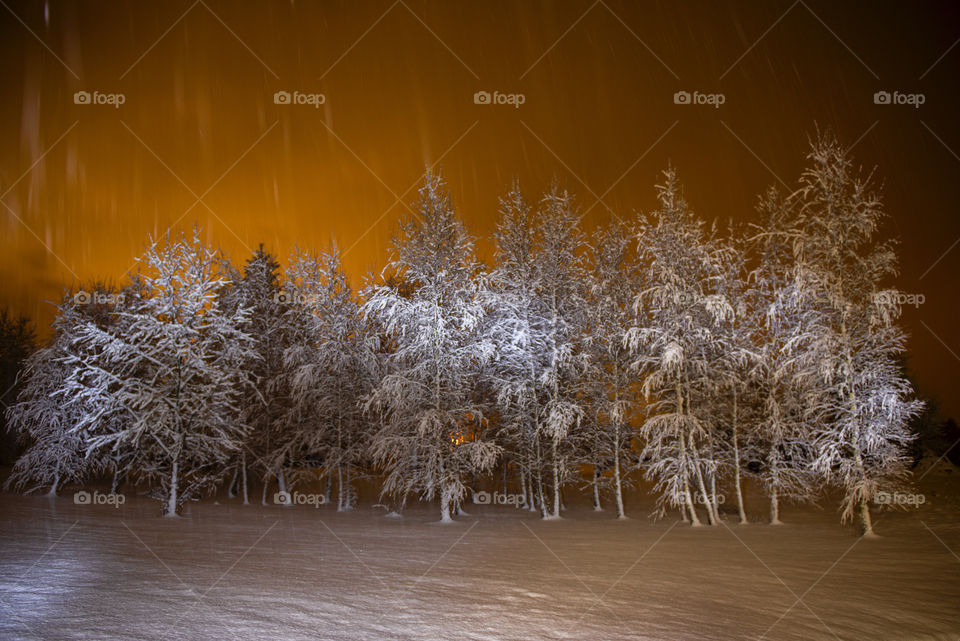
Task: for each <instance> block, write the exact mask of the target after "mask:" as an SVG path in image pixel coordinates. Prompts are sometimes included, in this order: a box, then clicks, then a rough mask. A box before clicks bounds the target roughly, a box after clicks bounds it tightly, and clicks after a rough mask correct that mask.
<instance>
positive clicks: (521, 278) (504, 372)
mask: <svg viewBox="0 0 960 641" xmlns="http://www.w3.org/2000/svg"><path fill="white" fill-rule="evenodd" d="M534 234H535V232H534V217H533V208H532V207H531V206H530V204H529V203H528V202H527V200H526V198H525V197H524V196H523V193H522V191H521V190H520V186H519V184H517V183H516V182H515V183H514V185H513V187H512V188H511V190H510V191H509V192H508V193H507V194H506V195H504V196H502V197H501V198H500V220H499V222H498V224H497V230H496V232H495V234H494V236H495V240H496V269H494V271H493V272H492V273H491V275H490V283H491V287H490V288H489V289H488V295H489V301H488V304H487V310H488V313H487V316H486V323H485V328H484V333H485V335H486V336H487V339H488V340H489V341H490V342H491V343H492V344H493V345H494V347H495V351H496V360H495V362H494V363H493V365H492V367H491V368H490V369H489V372H488V378H489V381H488V382H489V384H490V387H491V388H492V390H494V392H495V395H496V408H497V413H498V414H499V422H498V423H499V431H498V440H499V442H500V443H501V444H502V445H503V446H504V448H505V454H504V457H505V459H508V460H512V461H513V462H514V463H515V464H516V465H517V467H518V468H519V473H520V489H521V492H522V493H523V495H524V497H525V503H526V505H527V508H528V509H530V510H540V511H541V516H543V515H545V514H546V501H545V495H544V489H543V474H544V472H545V466H544V452H543V451H542V447H541V437H540V432H539V429H538V426H539V424H540V421H541V420H542V418H543V411H544V409H545V408H546V406H547V403H546V399H547V397H548V390H547V389H546V387H545V385H544V384H543V380H542V375H543V373H544V372H545V371H546V369H547V367H548V366H549V359H550V349H549V345H548V337H549V325H548V322H547V317H546V313H545V308H544V305H543V304H542V301H541V299H540V298H539V296H538V295H537V289H538V288H537V278H538V272H537V264H536V260H535V255H534ZM506 462H507V461H506V460H505V463H506Z"/></svg>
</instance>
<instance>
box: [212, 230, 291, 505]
mask: <svg viewBox="0 0 960 641" xmlns="http://www.w3.org/2000/svg"><path fill="white" fill-rule="evenodd" d="M279 272H280V264H279V263H278V262H277V259H276V257H275V256H274V255H273V254H271V253H270V252H268V251H265V250H264V248H263V246H262V245H261V246H260V247H258V248H257V250H256V251H255V252H254V253H253V255H252V256H251V257H250V258H248V259H247V262H246V265H245V266H244V269H243V274H242V275H239V278H238V275H236V274H234V275H233V278H232V279H231V280H232V281H233V287H231V288H229V289H227V290H225V295H224V307H225V311H226V312H227V313H230V314H237V313H239V312H240V311H241V310H243V309H244V308H249V313H247V314H245V315H244V316H243V320H242V324H241V326H240V328H239V329H240V330H242V331H243V332H244V333H246V334H248V335H250V336H253V337H255V338H256V345H255V346H254V349H253V352H252V353H251V354H250V355H249V356H248V358H247V361H246V362H244V363H243V365H242V367H243V369H244V370H245V371H247V372H249V373H250V374H251V375H252V377H253V381H254V385H255V386H256V389H257V391H258V393H257V394H250V395H248V396H246V397H245V398H244V399H243V402H242V406H241V407H242V411H241V415H242V420H243V422H244V423H246V424H247V425H248V426H249V428H250V429H249V431H248V432H247V435H246V437H245V438H244V440H243V445H242V447H241V448H240V449H239V450H238V451H237V452H235V453H234V455H233V456H232V457H231V462H230V465H229V467H228V473H232V476H233V478H232V479H231V481H230V491H231V492H232V491H233V487H234V484H235V483H236V481H237V480H239V485H240V491H241V493H242V496H243V502H244V504H247V503H249V488H248V470H251V471H253V472H254V473H255V474H257V476H259V477H260V480H261V483H262V490H263V491H262V496H261V503H262V504H265V503H266V497H267V493H268V490H269V487H270V483H271V481H272V480H273V479H274V478H275V479H276V480H277V484H278V486H279V490H280V491H281V492H283V491H286V489H287V487H286V480H287V479H286V476H285V467H286V465H287V464H288V462H289V452H288V451H287V448H288V446H289V442H290V440H291V439H290V436H289V432H290V426H289V425H287V424H286V423H285V422H284V420H283V418H284V416H285V414H286V412H288V411H289V408H290V390H289V385H288V384H287V383H288V381H287V378H286V376H285V374H286V372H285V369H284V362H283V354H284V350H285V349H286V347H287V346H288V344H289V342H290V340H291V334H292V333H293V330H292V328H291V327H290V321H289V311H290V306H291V305H292V304H293V302H294V301H293V299H294V293H293V292H290V291H286V290H285V289H283V288H282V287H281V285H282V283H281V281H280V273H279ZM238 477H239V478H238Z"/></svg>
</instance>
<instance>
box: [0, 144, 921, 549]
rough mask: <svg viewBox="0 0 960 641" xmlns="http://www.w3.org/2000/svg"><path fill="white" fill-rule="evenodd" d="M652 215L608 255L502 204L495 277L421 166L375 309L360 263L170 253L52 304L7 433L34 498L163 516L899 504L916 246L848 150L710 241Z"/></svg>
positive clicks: (684, 207) (821, 160) (915, 408)
mask: <svg viewBox="0 0 960 641" xmlns="http://www.w3.org/2000/svg"><path fill="white" fill-rule="evenodd" d="M656 193H657V200H658V206H657V208H656V209H655V210H654V211H653V212H650V213H649V214H644V215H641V214H638V215H636V216H633V217H631V218H630V219H629V220H624V219H620V218H617V217H615V216H614V217H613V218H612V219H611V220H610V222H609V223H608V224H607V225H605V226H603V227H602V228H601V229H599V230H598V231H597V232H596V233H595V234H592V235H589V234H587V232H586V231H585V230H584V229H583V227H582V222H581V216H580V214H579V212H578V209H577V206H576V204H575V202H574V199H573V197H572V196H571V195H570V194H569V193H568V192H567V191H565V190H564V189H562V188H561V187H560V186H558V185H556V184H555V185H553V186H551V187H549V189H547V190H546V192H545V193H544V194H543V195H542V196H541V197H540V198H539V199H536V200H530V199H529V198H528V196H527V194H526V193H525V192H524V191H523V190H522V188H521V187H520V185H519V184H517V183H516V182H515V183H514V184H513V185H512V186H511V187H510V188H509V189H508V190H507V192H506V193H505V194H504V195H503V196H502V197H501V198H500V201H499V203H500V204H499V212H498V215H499V219H498V223H497V227H496V231H495V234H494V241H495V254H494V261H493V264H492V266H490V267H487V266H485V265H484V264H482V263H481V262H480V261H479V259H478V258H477V255H476V252H475V239H474V238H473V237H472V236H471V235H470V234H469V233H468V231H467V229H466V227H465V225H464V223H463V222H462V221H461V220H460V219H459V218H458V216H457V214H456V211H455V208H454V205H453V203H452V201H451V197H450V194H449V192H448V190H447V188H446V186H445V184H444V181H443V179H442V178H441V177H440V176H439V175H437V174H435V173H433V172H432V171H430V170H428V171H427V172H426V174H425V176H424V179H423V183H422V186H421V188H420V190H419V197H418V199H417V200H416V202H415V203H414V207H413V209H414V212H415V215H412V216H410V217H408V218H406V219H405V220H404V221H402V222H401V224H400V226H399V230H398V232H397V234H396V236H395V238H394V241H393V244H392V247H391V250H390V254H389V258H388V261H387V264H386V267H385V268H384V270H383V272H382V273H381V274H380V275H379V276H377V277H370V278H368V279H367V282H366V283H365V285H364V287H363V288H362V289H361V291H359V292H354V291H353V290H352V288H351V285H350V283H349V281H348V278H347V276H346V275H345V273H344V271H343V267H342V264H341V252H340V251H339V250H338V249H336V248H335V247H334V248H330V249H329V250H327V251H323V252H313V251H307V250H301V249H297V250H295V251H294V253H293V254H292V256H291V257H290V260H289V264H288V266H287V268H286V269H285V270H282V269H281V267H280V264H279V262H278V260H277V258H276V257H275V256H273V255H272V254H270V253H269V252H267V251H265V250H264V249H263V247H262V246H261V247H260V249H258V250H257V251H256V252H254V254H253V255H252V256H251V257H250V258H249V259H248V260H247V261H246V263H245V265H244V266H243V268H242V269H238V268H236V267H234V266H233V265H232V264H231V262H230V261H229V259H228V258H227V257H226V256H225V255H224V254H223V253H222V252H220V251H218V250H216V249H214V248H212V247H210V246H208V245H206V244H204V243H203V242H202V241H201V240H200V233H199V230H197V229H195V230H194V232H193V234H192V235H191V234H181V235H172V234H168V235H167V236H165V237H164V238H162V239H155V240H153V241H152V242H151V243H150V244H149V246H148V248H147V249H146V251H145V252H144V254H143V255H142V256H141V257H140V258H139V266H138V268H137V269H136V270H135V271H134V272H133V273H132V274H131V275H130V282H129V283H128V284H126V285H125V286H123V287H112V286H109V285H107V284H104V283H94V284H93V285H92V286H91V287H89V290H90V291H81V292H68V293H66V294H65V295H64V296H63V298H62V300H61V301H59V304H58V306H57V313H56V318H55V320H54V325H53V330H54V331H53V337H52V339H51V340H50V341H49V342H48V343H47V344H46V345H45V346H43V347H42V348H40V349H38V350H36V351H35V352H34V353H33V354H32V355H31V356H30V357H29V358H28V359H27V360H26V363H25V366H24V369H23V372H22V375H21V381H22V382H21V386H20V392H19V395H18V397H17V401H16V403H14V404H12V405H11V407H10V408H9V409H8V411H7V420H8V424H9V426H10V428H11V429H13V430H15V431H17V432H19V433H20V434H22V435H23V438H24V439H25V440H26V442H27V443H28V444H29V447H28V448H27V449H26V451H25V452H24V454H23V455H22V456H21V457H20V458H19V459H18V461H17V462H16V464H15V466H14V470H13V473H12V474H11V476H10V478H9V479H8V485H12V486H14V487H16V488H18V489H22V490H25V489H33V488H35V487H37V486H49V487H50V491H51V492H54V493H55V492H56V491H57V489H58V487H60V486H61V485H63V484H65V483H68V482H79V481H82V480H84V479H87V478H90V477H93V476H100V475H112V477H113V483H114V486H115V487H116V485H117V484H119V483H121V482H124V481H128V482H132V483H137V484H144V485H148V486H150V487H152V488H155V489H156V490H157V496H158V498H160V499H161V500H162V503H163V506H164V511H165V513H167V514H170V515H175V514H176V513H177V511H178V509H179V507H180V506H181V505H182V504H183V502H184V501H186V500H189V499H190V498H193V497H197V496H199V495H202V494H204V493H207V492H211V491H213V490H214V489H215V488H217V487H219V486H222V485H226V486H227V487H228V488H229V489H228V491H229V492H230V494H231V495H235V494H241V495H242V497H243V501H244V502H245V503H246V502H249V500H250V497H249V493H250V486H251V483H250V479H251V478H253V479H256V480H257V481H258V483H259V485H260V487H261V490H262V497H261V501H262V502H264V503H265V502H266V498H267V494H268V488H270V487H271V486H272V485H273V483H276V486H277V487H278V489H279V490H280V491H290V490H291V489H292V488H294V487H296V486H297V485H298V484H301V483H304V482H306V481H308V480H311V479H314V480H315V479H318V478H319V479H321V480H322V481H323V482H325V484H326V490H325V492H326V496H328V497H329V498H330V500H331V501H332V502H335V503H336V505H337V507H338V509H340V510H346V509H350V508H352V507H353V506H355V504H356V501H357V492H356V487H357V482H358V481H359V480H360V479H362V478H365V477H371V476H373V475H375V476H376V478H378V479H380V480H381V497H382V498H386V499H389V500H390V501H391V502H392V505H393V506H394V508H395V509H397V510H400V509H402V507H403V505H404V504H405V503H406V501H407V500H408V498H411V497H412V498H415V499H420V500H437V501H438V503H439V509H440V513H441V518H442V520H451V519H452V518H453V517H454V516H455V515H456V514H457V513H458V512H460V511H461V506H462V504H463V503H464V502H465V500H467V498H468V497H469V495H470V492H471V491H473V490H476V489H477V487H476V486H475V485H474V484H475V483H477V482H478V479H481V480H485V481H486V482H498V481H496V479H503V482H504V483H508V484H510V485H512V486H513V487H515V488H518V489H519V493H521V494H522V496H523V497H524V504H525V505H526V506H527V507H528V508H529V509H532V510H535V511H537V512H539V514H540V515H541V516H542V517H543V518H558V517H560V515H561V511H562V509H563V491H564V489H565V488H570V487H579V488H583V489H589V490H590V491H591V492H592V494H593V499H594V504H595V506H597V507H599V506H600V504H601V502H602V501H604V500H608V501H612V503H613V505H614V506H615V510H616V515H617V516H618V517H621V518H623V517H625V509H624V495H625V494H626V493H628V492H629V491H631V487H630V478H631V472H633V471H635V470H640V471H641V472H642V473H643V474H644V475H645V476H646V477H647V478H648V479H649V480H650V481H651V482H652V484H653V485H652V487H653V491H654V492H655V493H656V496H657V513H658V514H659V515H661V516H662V515H664V514H665V513H666V511H667V510H678V511H679V513H680V515H681V517H682V518H683V519H684V520H685V521H687V522H689V523H691V524H693V525H700V524H703V523H704V522H706V523H707V524H715V523H717V522H718V521H719V520H720V518H721V515H720V505H721V503H722V502H723V497H724V496H727V495H731V496H732V497H734V498H735V499H736V509H737V513H738V516H739V519H740V520H741V521H742V522H746V521H747V513H746V507H745V505H744V500H743V490H742V487H743V484H744V482H745V479H747V478H750V479H753V481H754V482H755V483H758V484H759V485H760V486H762V488H763V489H764V491H765V493H766V496H767V497H768V502H769V520H770V522H771V523H778V522H779V514H780V504H781V502H782V501H784V500H791V501H813V500H815V499H816V498H817V497H818V495H820V494H821V493H822V492H823V491H824V490H825V489H826V488H839V489H840V490H841V491H842V495H843V499H842V504H841V518H842V521H844V522H846V521H851V520H852V521H855V522H857V523H858V524H859V527H860V528H861V530H862V531H863V532H864V533H872V524H871V515H870V508H869V504H870V502H871V501H872V500H873V498H874V496H875V495H876V494H877V492H881V491H890V490H895V489H897V488H898V487H900V485H901V484H902V483H904V482H905V481H906V475H907V473H908V465H907V462H908V461H907V459H908V457H907V447H908V446H909V444H910V442H911V440H912V439H913V438H914V435H913V434H912V433H911V430H910V428H909V423H910V421H911V419H912V418H913V417H914V416H916V415H917V414H918V413H919V412H920V411H921V409H922V404H921V403H920V402H919V401H917V400H916V399H915V398H914V396H913V390H912V388H911V384H910V382H909V381H908V379H907V378H906V376H905V374H904V372H903V368H902V355H903V353H904V349H905V340H906V336H905V334H904V332H903V330H902V329H901V328H900V327H899V326H898V317H899V314H900V305H899V302H898V301H899V300H900V296H899V292H898V291H897V290H896V289H894V288H892V287H891V286H890V280H891V279H892V278H894V277H895V276H896V274H897V257H896V252H895V245H894V244H893V243H892V242H891V241H885V240H882V239H880V238H879V233H880V230H879V227H880V224H881V222H882V220H883V218H884V216H885V214H884V212H883V206H882V201H881V199H880V196H879V194H878V192H877V190H876V188H875V187H874V186H873V184H872V180H871V177H870V175H863V174H862V172H860V170H859V169H858V168H857V167H855V166H854V164H853V161H852V159H851V158H850V156H849V155H848V154H847V153H846V152H845V151H844V149H843V148H842V147H841V146H840V144H839V143H838V142H837V141H836V139H834V138H833V137H831V136H830V135H822V136H819V137H818V138H817V139H816V140H814V141H813V142H812V144H811V149H810V152H809V155H808V163H807V168H806V170H805V171H803V173H802V174H801V175H800V177H799V180H798V182H797V185H796V188H795V189H794V190H793V191H792V192H790V193H783V192H781V191H779V190H777V189H775V188H770V189H769V190H768V191H766V192H765V193H763V194H762V196H761V197H760V198H758V200H757V207H756V215H755V216H754V217H753V222H752V223H750V224H745V225H738V226H735V225H733V224H730V225H728V226H727V227H726V228H725V229H718V228H717V226H716V225H713V226H710V225H708V224H707V223H706V222H705V221H704V220H703V219H702V218H700V217H699V216H698V215H696V214H695V213H694V212H693V210H692V209H691V208H690V206H689V205H688V203H687V202H686V201H685V199H684V196H683V189H682V186H681V183H680V180H679V178H678V176H677V172H676V170H675V169H673V168H672V167H670V168H668V169H666V170H665V171H664V172H663V178H662V180H661V181H660V184H659V185H657V186H656Z"/></svg>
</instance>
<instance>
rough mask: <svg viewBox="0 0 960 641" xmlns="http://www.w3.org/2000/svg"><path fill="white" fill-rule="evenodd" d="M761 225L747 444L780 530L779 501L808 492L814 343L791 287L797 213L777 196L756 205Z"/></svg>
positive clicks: (805, 311) (754, 242)
mask: <svg viewBox="0 0 960 641" xmlns="http://www.w3.org/2000/svg"><path fill="white" fill-rule="evenodd" d="M758 213H759V215H760V217H761V220H760V222H759V224H757V225H755V226H754V229H753V233H752V236H751V238H750V245H751V249H752V251H751V253H752V254H753V256H754V266H753V269H752V271H751V272H750V277H749V285H748V288H747V290H746V292H745V295H746V298H745V303H746V305H747V306H748V310H749V313H748V314H746V315H744V317H743V320H744V322H743V323H742V324H741V325H740V326H742V327H745V328H746V329H747V331H748V333H749V334H750V337H749V344H750V345H751V346H752V349H751V359H750V371H749V381H750V389H749V391H748V393H750V394H751V395H752V398H753V401H754V402H753V405H754V407H753V410H754V411H753V412H752V413H751V416H750V417H749V424H750V425H751V426H752V429H751V430H749V432H748V436H749V440H748V441H747V444H748V445H750V446H752V447H753V448H754V450H755V451H754V455H755V457H756V461H757V463H758V464H759V471H758V473H757V474H756V476H757V478H758V479H759V480H760V482H761V484H762V485H763V487H764V489H765V491H766V493H767V496H768V497H769V500H770V523H771V524H773V525H777V524H779V523H780V501H781V499H783V498H791V499H794V500H800V501H807V500H810V499H811V497H812V494H813V491H814V489H815V488H814V480H815V479H814V475H813V474H812V472H811V470H810V462H811V454H812V452H813V448H812V437H813V433H812V430H811V424H810V421H809V420H808V418H809V417H807V416H805V415H804V414H805V413H804V397H805V394H804V390H805V386H807V385H809V384H810V383H811V382H812V378H811V377H809V376H807V377H804V376H803V365H804V363H806V364H808V365H809V364H810V361H809V359H806V360H805V359H804V354H805V351H806V350H808V349H810V343H811V340H812V339H813V338H814V331H813V330H814V329H815V328H814V324H813V321H814V320H815V310H814V309H813V308H812V307H810V306H808V305H806V301H805V298H806V296H805V294H804V293H803V292H802V291H800V288H799V283H798V281H797V278H796V276H797V271H796V264H795V260H794V254H793V247H794V244H795V243H796V242H797V238H798V237H799V235H800V231H799V230H798V229H797V227H796V211H795V209H794V208H793V206H792V203H791V202H790V201H789V200H787V199H784V198H782V197H781V196H780V195H779V194H778V192H777V190H776V189H772V188H771V189H769V190H768V191H767V192H766V193H765V194H764V196H763V197H762V198H761V199H760V201H759V204H758Z"/></svg>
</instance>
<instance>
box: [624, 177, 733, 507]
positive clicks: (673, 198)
mask: <svg viewBox="0 0 960 641" xmlns="http://www.w3.org/2000/svg"><path fill="white" fill-rule="evenodd" d="M664 178H665V180H664V183H663V185H660V186H658V187H657V191H658V199H659V201H660V208H659V209H658V210H657V211H655V212H654V213H653V215H652V216H651V217H649V218H647V219H643V220H641V221H640V227H639V232H638V234H637V240H638V254H639V260H640V269H641V271H642V272H643V273H644V283H643V285H642V289H641V290H640V292H639V294H637V296H636V297H635V299H634V311H635V313H636V316H637V318H636V320H635V325H634V326H633V327H631V328H630V329H629V331H628V332H627V336H626V345H628V346H629V347H630V349H631V350H633V351H634V352H635V358H634V363H633V367H634V369H635V370H636V371H637V372H638V373H639V374H640V376H641V377H642V378H643V387H642V389H643V393H644V396H645V398H646V399H647V401H648V403H649V407H648V418H647V419H646V421H645V422H644V424H643V426H642V427H641V430H640V433H641V436H642V437H643V439H644V440H645V444H644V450H643V452H642V455H641V456H642V457H643V458H644V459H647V460H649V464H648V467H647V470H646V473H647V475H648V476H649V477H650V478H652V479H655V480H656V486H655V487H656V489H657V491H659V492H660V493H661V496H660V501H659V502H660V505H661V513H662V512H663V511H664V508H665V507H666V505H672V506H674V507H679V508H681V512H683V513H685V514H689V516H690V519H691V521H692V523H693V524H694V525H700V520H699V518H698V517H697V512H696V509H695V507H694V492H696V491H699V497H700V499H701V500H702V502H703V504H704V507H705V508H706V510H707V516H708V519H709V521H710V522H711V523H713V522H714V521H715V520H716V518H717V515H718V510H717V509H716V506H715V504H714V501H713V499H712V497H711V493H710V492H708V490H707V481H708V479H709V478H710V477H712V476H714V475H716V473H717V463H716V460H715V459H713V458H712V457H711V456H710V455H709V445H710V439H711V437H712V435H711V434H710V432H709V429H708V425H706V424H705V423H704V421H703V420H701V417H700V416H699V415H698V412H697V403H698V401H700V400H702V398H703V396H704V390H705V389H708V388H709V379H710V374H711V368H712V366H713V362H712V359H713V358H715V354H716V351H717V349H718V346H719V338H720V336H719V333H718V327H719V326H720V325H721V324H722V323H724V322H727V321H729V320H730V317H731V315H732V313H733V309H732V307H731V305H730V304H729V302H728V301H727V300H726V298H725V296H723V295H722V293H717V291H716V290H717V281H718V278H719V277H720V275H721V269H722V267H721V265H722V261H721V258H720V256H719V255H718V254H719V252H720V249H719V248H718V246H717V242H716V240H715V238H714V237H713V235H712V234H710V233H708V232H707V230H706V229H705V226H704V223H703V222H702V221H701V220H700V219H698V218H697V217H696V216H695V215H694V214H693V212H691V211H690V210H689V208H688V207H687V203H686V202H685V201H684V199H683V197H682V194H681V188H680V183H679V181H678V180H677V175H676V172H675V171H674V170H673V169H672V168H668V169H667V170H666V171H665V172H664ZM684 510H685V511H684Z"/></svg>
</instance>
